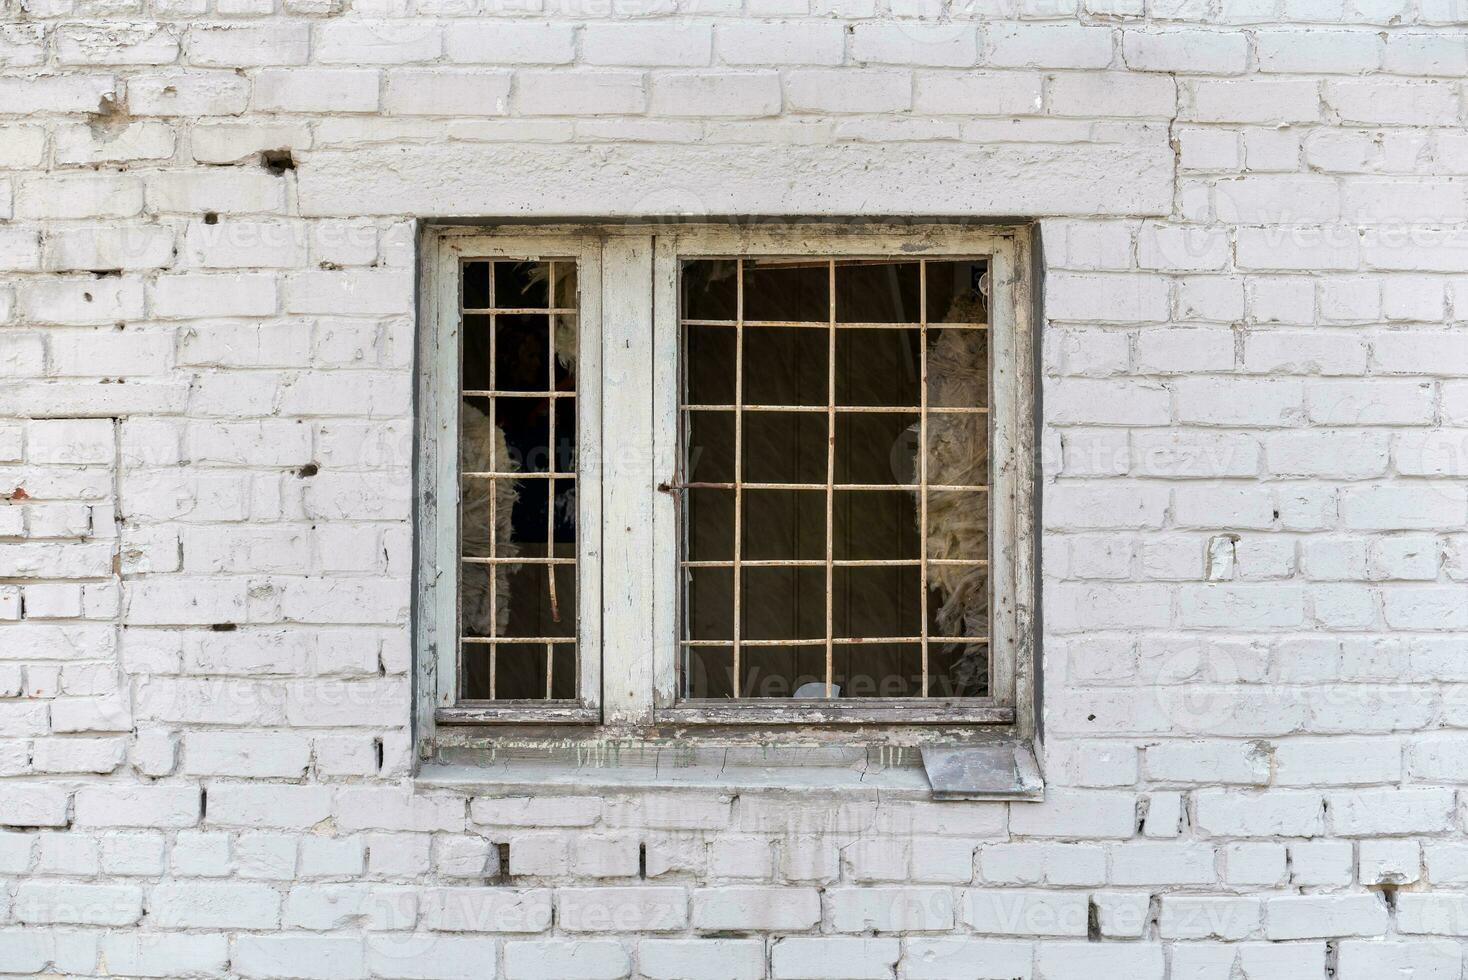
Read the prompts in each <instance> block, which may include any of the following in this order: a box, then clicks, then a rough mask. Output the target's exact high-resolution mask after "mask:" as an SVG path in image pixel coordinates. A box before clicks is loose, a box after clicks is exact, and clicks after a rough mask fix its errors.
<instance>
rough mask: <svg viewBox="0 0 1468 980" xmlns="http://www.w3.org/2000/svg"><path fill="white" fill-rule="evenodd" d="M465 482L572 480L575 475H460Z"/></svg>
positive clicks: (489, 472) (477, 473)
mask: <svg viewBox="0 0 1468 980" xmlns="http://www.w3.org/2000/svg"><path fill="white" fill-rule="evenodd" d="M459 476H461V477H463V478H464V479H466V480H574V479H576V474H575V473H495V472H492V471H489V470H485V471H478V470H476V471H475V472H473V473H460V474H459Z"/></svg>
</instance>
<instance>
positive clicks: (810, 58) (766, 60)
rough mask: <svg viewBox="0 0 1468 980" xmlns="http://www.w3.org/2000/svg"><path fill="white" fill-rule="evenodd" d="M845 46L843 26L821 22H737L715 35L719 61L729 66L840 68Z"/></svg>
mask: <svg viewBox="0 0 1468 980" xmlns="http://www.w3.org/2000/svg"><path fill="white" fill-rule="evenodd" d="M802 12H804V11H802ZM845 46H846V39H845V32H844V30H843V29H842V26H841V25H840V24H837V23H823V22H821V21H788V22H780V21H763V22H744V23H740V22H738V21H733V22H728V23H720V24H719V25H718V26H717V27H716V28H715V33H714V47H715V50H716V52H717V58H718V60H719V61H721V62H722V63H724V64H726V65H742V66H764V65H839V64H841V62H842V59H843V57H844V56H845Z"/></svg>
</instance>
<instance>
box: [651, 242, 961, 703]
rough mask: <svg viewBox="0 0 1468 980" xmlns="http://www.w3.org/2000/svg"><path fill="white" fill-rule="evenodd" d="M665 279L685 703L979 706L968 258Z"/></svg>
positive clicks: (768, 261)
mask: <svg viewBox="0 0 1468 980" xmlns="http://www.w3.org/2000/svg"><path fill="white" fill-rule="evenodd" d="M681 268H682V274H683V283H682V292H681V295H682V297H683V310H682V316H683V318H684V324H683V333H682V337H683V346H682V349H681V352H680V354H681V358H682V377H683V392H682V404H684V405H685V406H687V405H711V404H717V405H721V406H730V407H729V408H727V409H721V410H719V411H718V412H709V411H685V412H684V413H683V414H684V419H685V421H684V431H683V454H684V455H683V460H682V466H683V470H682V472H683V474H684V478H685V480H686V481H687V482H689V483H693V484H698V483H719V484H728V485H730V486H728V487H727V488H725V487H722V486H721V487H720V488H719V489H700V488H697V487H694V488H691V489H685V490H683V491H682V493H681V497H680V501H681V506H680V512H679V514H680V520H681V521H682V523H683V527H682V537H681V540H682V547H683V558H684V560H685V569H684V583H685V592H684V609H683V617H684V618H683V636H684V639H685V648H684V655H683V658H682V660H681V664H682V668H681V669H682V671H683V676H682V679H681V684H682V688H681V689H682V692H683V695H684V696H685V697H693V698H734V697H738V698H743V699H754V700H769V701H778V700H781V699H785V700H788V699H790V698H795V697H799V698H810V697H815V698H824V697H827V696H828V692H829V696H831V697H836V698H841V699H862V698H923V697H980V696H984V695H985V694H987V693H988V675H989V668H988V632H989V629H988V614H989V608H988V578H987V576H988V569H987V558H988V546H989V538H988V524H987V522H988V486H987V484H988V482H989V478H988V455H989V454H988V431H989V430H988V417H987V414H986V406H987V405H988V402H989V397H988V383H989V382H988V331H987V328H986V320H987V309H986V308H985V305H984V301H983V298H982V296H981V294H980V286H981V283H982V282H983V275H984V270H985V264H984V263H983V262H982V261H978V260H962V261H959V260H954V261H946V260H945V261H941V262H933V261H928V262H924V261H919V260H911V259H906V258H904V259H898V260H884V259H871V258H862V259H846V258H836V259H826V258H808V257H801V258H788V259H786V258H770V257H759V258H747V259H744V260H727V259H718V260H698V261H690V262H685V263H683V265H682V266H681ZM833 282H834V287H833ZM925 301H926V309H925V308H924V303H925ZM833 308H834V315H835V320H836V322H832V316H833ZM741 311H742V316H741ZM690 321H704V322H690ZM707 321H716V324H713V323H709V322H707ZM768 321H777V323H775V324H771V323H770V322H768ZM741 348H742V350H743V354H744V356H743V361H742V370H736V360H737V358H738V351H739V350H740V349H741ZM833 350H834V361H833V360H832V351H833ZM925 371H926V378H927V385H926V391H925V390H924V385H923V378H924V376H925V374H924V372H925ZM736 430H737V434H736ZM736 439H737V440H738V444H739V451H738V452H737V454H736V452H735V442H736ZM736 457H737V458H736ZM772 484H774V485H778V486H770V485H772ZM736 623H737V625H738V629H737V631H736V629H735V625H736ZM873 641H876V642H873Z"/></svg>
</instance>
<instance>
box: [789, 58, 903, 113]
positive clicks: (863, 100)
mask: <svg viewBox="0 0 1468 980" xmlns="http://www.w3.org/2000/svg"><path fill="white" fill-rule="evenodd" d="M785 103H786V108H787V109H788V110H789V111H791V112H832V113H843V112H900V111H902V110H905V109H907V108H908V107H909V106H910V105H911V104H912V77H911V76H910V75H909V74H907V73H906V72H898V71H888V70H881V69H866V70H852V69H841V70H839V71H835V70H833V71H820V70H797V71H792V72H788V73H786V75H785Z"/></svg>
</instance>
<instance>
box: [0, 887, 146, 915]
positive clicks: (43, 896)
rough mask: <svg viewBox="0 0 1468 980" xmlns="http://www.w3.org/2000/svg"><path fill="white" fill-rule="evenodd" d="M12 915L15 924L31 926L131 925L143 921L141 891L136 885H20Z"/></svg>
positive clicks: (16, 891) (16, 890) (16, 892)
mask: <svg viewBox="0 0 1468 980" xmlns="http://www.w3.org/2000/svg"><path fill="white" fill-rule="evenodd" d="M12 913H13V914H14V916H15V918H16V920H17V921H19V922H22V923H25V924H27V925H32V926H35V925H48V924H54V923H75V924H77V925H91V926H127V925H133V924H135V923H136V922H137V921H138V920H139V919H141V918H142V917H143V890H142V888H140V887H138V886H137V885H100V884H74V883H68V882H58V881H46V880H31V881H22V882H21V883H20V884H19V885H17V886H16V889H15V905H14V908H13V909H12Z"/></svg>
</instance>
